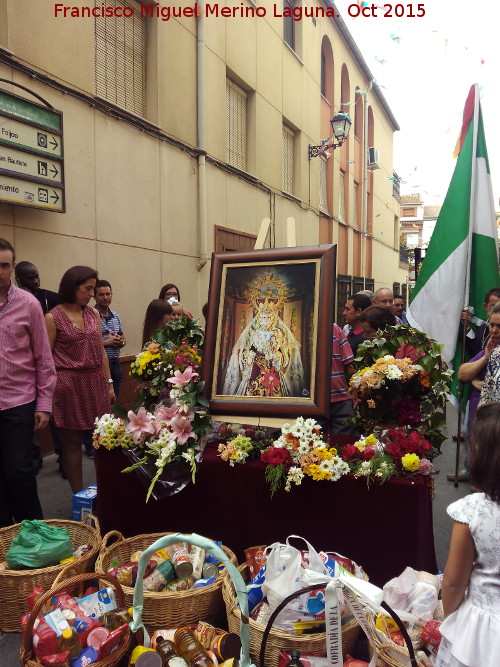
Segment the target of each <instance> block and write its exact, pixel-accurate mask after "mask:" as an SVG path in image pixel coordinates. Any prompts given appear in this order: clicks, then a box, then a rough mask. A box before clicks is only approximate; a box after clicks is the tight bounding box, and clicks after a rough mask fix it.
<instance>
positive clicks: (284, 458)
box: [219, 417, 350, 495]
mask: <svg viewBox="0 0 500 667" xmlns="http://www.w3.org/2000/svg"><path fill="white" fill-rule="evenodd" d="M321 435H322V431H321V428H320V426H319V424H318V423H317V422H316V421H315V420H314V419H304V418H303V417H299V418H298V419H296V420H295V422H294V423H293V424H284V425H283V427H282V429H281V434H280V436H279V437H278V439H277V440H275V441H274V442H272V444H271V445H269V443H267V445H266V446H265V448H263V446H262V444H260V445H258V444H256V443H255V442H253V441H252V440H251V439H250V438H248V437H246V436H243V435H240V436H237V438H235V439H233V440H232V441H230V442H228V443H227V444H223V445H219V452H220V456H221V458H223V459H224V460H227V461H229V464H230V465H233V466H234V465H235V464H236V463H245V462H246V461H247V460H248V458H250V457H251V456H255V454H256V453H260V458H261V460H262V461H263V462H264V463H266V464H267V467H266V472H265V475H266V480H267V481H268V482H269V484H270V486H271V495H274V493H275V492H276V491H277V490H278V489H279V488H280V487H281V486H282V485H283V484H284V487H285V491H290V490H291V488H292V484H296V485H299V484H301V482H302V480H303V479H304V477H305V476H308V477H311V478H312V479H314V480H318V481H319V480H330V481H336V480H337V479H339V478H340V477H341V476H342V475H345V474H347V473H348V472H349V471H350V469H349V465H348V464H347V463H346V462H345V461H343V460H342V459H341V458H340V457H339V456H338V454H337V450H336V449H335V448H334V447H330V446H329V445H328V444H327V443H326V442H324V440H323V439H322V437H321Z"/></svg>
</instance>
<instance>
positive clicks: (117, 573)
mask: <svg viewBox="0 0 500 667" xmlns="http://www.w3.org/2000/svg"><path fill="white" fill-rule="evenodd" d="M157 565H158V563H157V562H156V561H154V560H150V561H149V563H148V564H147V565H146V570H145V572H144V579H145V578H146V577H148V576H149V575H150V574H151V573H152V572H153V571H154V570H155V568H156V567H157ZM137 567H138V564H137V563H124V564H123V565H117V566H116V567H112V568H111V569H109V570H108V572H107V574H110V575H111V576H112V577H114V578H115V579H117V580H118V581H119V582H120V584H121V585H122V586H129V587H130V588H133V587H134V586H135V581H136V579H137Z"/></svg>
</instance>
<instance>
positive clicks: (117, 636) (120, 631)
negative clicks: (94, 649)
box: [97, 624, 128, 662]
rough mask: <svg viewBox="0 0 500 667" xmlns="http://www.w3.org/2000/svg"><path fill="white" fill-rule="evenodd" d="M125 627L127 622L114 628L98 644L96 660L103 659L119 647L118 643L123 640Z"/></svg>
mask: <svg viewBox="0 0 500 667" xmlns="http://www.w3.org/2000/svg"><path fill="white" fill-rule="evenodd" d="M127 627H128V626H127V624H124V625H120V627H119V628H116V630H113V632H110V633H109V635H108V637H107V639H106V640H105V641H104V642H103V643H102V644H101V645H100V646H99V651H98V655H97V662H99V661H100V660H104V658H106V657H107V656H108V655H110V654H111V653H113V652H114V651H116V650H117V649H118V648H119V646H120V644H121V643H122V642H123V641H124V635H125V631H126V630H127Z"/></svg>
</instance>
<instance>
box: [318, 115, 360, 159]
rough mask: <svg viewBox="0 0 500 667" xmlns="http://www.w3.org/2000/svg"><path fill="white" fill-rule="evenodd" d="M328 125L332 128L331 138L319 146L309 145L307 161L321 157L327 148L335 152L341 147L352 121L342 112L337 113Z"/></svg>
mask: <svg viewBox="0 0 500 667" xmlns="http://www.w3.org/2000/svg"><path fill="white" fill-rule="evenodd" d="M330 124H331V126H332V131H333V137H331V138H330V139H327V140H326V141H324V142H323V143H322V144H321V146H312V145H311V144H309V159H311V158H312V157H318V156H320V155H323V153H325V151H327V150H328V149H329V148H332V149H333V150H335V149H336V148H339V147H340V146H342V144H343V143H344V141H345V140H346V139H347V137H348V135H349V130H350V129H351V125H352V120H351V118H350V116H349V114H347V113H345V112H344V111H339V112H338V113H336V114H335V116H334V117H333V118H332V119H331V121H330ZM335 139H336V140H337V143H335Z"/></svg>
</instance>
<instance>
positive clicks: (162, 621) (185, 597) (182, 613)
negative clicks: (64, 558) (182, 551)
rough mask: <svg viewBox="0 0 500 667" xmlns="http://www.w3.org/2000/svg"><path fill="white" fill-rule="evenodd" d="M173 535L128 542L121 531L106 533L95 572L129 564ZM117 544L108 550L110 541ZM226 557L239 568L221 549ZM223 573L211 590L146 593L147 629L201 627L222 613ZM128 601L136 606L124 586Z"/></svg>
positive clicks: (138, 537) (144, 615)
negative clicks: (202, 622)
mask: <svg viewBox="0 0 500 667" xmlns="http://www.w3.org/2000/svg"><path fill="white" fill-rule="evenodd" d="M172 534H173V533H149V534H146V535H136V536H135V537H129V538H127V539H125V538H124V537H123V535H122V534H121V533H119V532H118V531H114V530H113V531H111V532H109V533H107V534H106V535H105V536H104V538H103V540H102V546H101V552H100V554H99V557H98V559H97V562H96V566H95V571H96V572H98V573H101V572H102V573H104V572H107V571H108V570H109V569H110V567H111V562H112V561H114V560H117V561H118V562H119V563H127V562H129V561H130V556H131V555H132V554H133V553H134V551H144V549H146V548H147V547H149V546H151V544H153V542H156V540H158V539H159V538H160V537H164V536H165V535H172ZM113 537H115V538H116V540H117V541H116V542H114V543H113V544H111V546H108V542H109V540H110V539H111V538H113ZM222 549H223V550H224V552H225V554H226V555H227V556H228V557H229V559H230V560H231V562H232V563H234V564H235V565H238V561H237V559H236V556H235V555H234V553H233V552H232V551H231V550H230V549H228V548H227V547H222ZM224 575H225V573H224V572H223V573H222V574H221V575H220V576H219V577H217V579H216V581H215V582H214V583H213V584H210V585H209V586H203V587H202V588H194V589H191V590H187V591H172V592H169V593H152V592H145V593H144V607H143V610H142V621H143V623H144V625H145V626H146V628H148V629H156V628H169V627H170V628H177V627H180V626H182V625H189V624H192V623H198V621H199V620H200V619H210V618H211V617H212V616H214V615H216V614H218V613H219V612H220V611H221V609H223V606H224V603H223V599H222V591H221V588H222V582H223V580H224V578H225V576H224ZM123 591H124V593H125V600H126V604H127V606H128V607H131V606H132V605H133V598H134V589H133V588H130V587H129V586H123Z"/></svg>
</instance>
